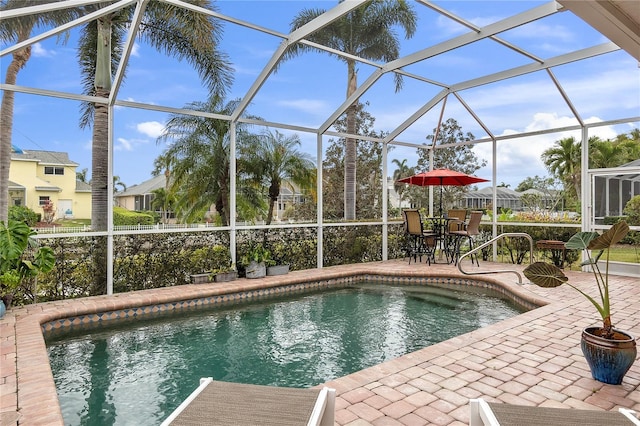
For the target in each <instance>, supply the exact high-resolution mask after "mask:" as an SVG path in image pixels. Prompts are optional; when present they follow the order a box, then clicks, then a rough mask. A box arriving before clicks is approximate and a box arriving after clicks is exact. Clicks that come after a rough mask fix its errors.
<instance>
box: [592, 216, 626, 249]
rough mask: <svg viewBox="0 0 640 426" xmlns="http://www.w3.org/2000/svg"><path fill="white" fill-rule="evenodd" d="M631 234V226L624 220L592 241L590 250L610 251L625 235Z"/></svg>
mask: <svg viewBox="0 0 640 426" xmlns="http://www.w3.org/2000/svg"><path fill="white" fill-rule="evenodd" d="M628 232H629V225H627V222H625V221H624V220H622V221H620V222H618V223H616V224H615V225H613V226H612V227H611V228H609V229H607V230H606V231H605V232H604V233H603V234H602V235H600V236H599V237H598V238H596V239H594V240H591V242H590V243H589V246H588V248H589V249H591V250H604V249H608V248H609V247H611V246H612V245H614V244H616V243H618V242H620V240H622V239H623V238H624V237H625V235H627V233H628Z"/></svg>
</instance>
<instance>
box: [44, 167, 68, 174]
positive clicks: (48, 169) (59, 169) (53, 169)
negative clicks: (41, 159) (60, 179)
mask: <svg viewBox="0 0 640 426" xmlns="http://www.w3.org/2000/svg"><path fill="white" fill-rule="evenodd" d="M44 174H45V175H64V167H53V166H45V168H44Z"/></svg>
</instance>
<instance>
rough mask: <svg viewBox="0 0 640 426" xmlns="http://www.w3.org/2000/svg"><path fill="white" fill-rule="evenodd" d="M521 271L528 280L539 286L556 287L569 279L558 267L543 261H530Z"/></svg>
mask: <svg viewBox="0 0 640 426" xmlns="http://www.w3.org/2000/svg"><path fill="white" fill-rule="evenodd" d="M523 273H524V276H525V277H527V278H528V279H529V281H531V282H532V283H533V284H535V285H537V286H540V287H558V286H560V285H562V284H563V283H565V282H567V281H568V280H569V278H567V277H566V275H565V274H564V272H562V270H561V269H560V268H558V267H557V266H555V265H550V264H547V263H544V262H536V263H532V264H531V265H529V266H527V267H526V268H525V270H524V271H523Z"/></svg>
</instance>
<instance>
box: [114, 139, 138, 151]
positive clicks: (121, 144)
mask: <svg viewBox="0 0 640 426" xmlns="http://www.w3.org/2000/svg"><path fill="white" fill-rule="evenodd" d="M113 149H114V150H115V151H133V147H132V144H131V142H130V141H129V140H128V139H125V138H118V139H117V140H116V144H114V147H113Z"/></svg>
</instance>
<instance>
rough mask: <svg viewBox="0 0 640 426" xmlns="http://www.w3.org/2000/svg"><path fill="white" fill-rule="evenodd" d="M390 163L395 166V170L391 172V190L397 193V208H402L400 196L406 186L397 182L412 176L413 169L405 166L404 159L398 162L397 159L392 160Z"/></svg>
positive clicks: (405, 161)
mask: <svg viewBox="0 0 640 426" xmlns="http://www.w3.org/2000/svg"><path fill="white" fill-rule="evenodd" d="M391 162H392V163H393V164H395V165H396V166H397V168H396V170H395V171H394V172H393V189H394V190H395V191H396V193H398V201H399V206H398V207H402V194H403V193H404V191H405V189H406V188H407V185H406V184H404V183H398V180H400V179H402V178H405V177H408V176H411V175H413V174H414V169H413V167H409V166H407V160H406V159H404V160H402V161H400V160H398V159H397V158H394V159H393V160H391Z"/></svg>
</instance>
